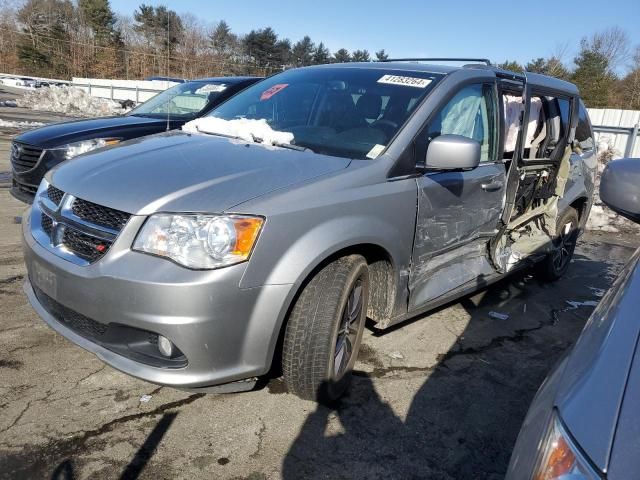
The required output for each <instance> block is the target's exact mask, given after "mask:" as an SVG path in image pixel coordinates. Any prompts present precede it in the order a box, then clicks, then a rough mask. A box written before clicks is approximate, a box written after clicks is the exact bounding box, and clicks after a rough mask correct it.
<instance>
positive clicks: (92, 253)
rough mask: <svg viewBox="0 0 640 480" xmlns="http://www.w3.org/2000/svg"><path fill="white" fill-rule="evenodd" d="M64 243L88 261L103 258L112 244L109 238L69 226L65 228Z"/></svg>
mask: <svg viewBox="0 0 640 480" xmlns="http://www.w3.org/2000/svg"><path fill="white" fill-rule="evenodd" d="M62 244H63V245H64V246H65V247H67V249H69V250H71V251H72V252H73V253H75V254H76V255H77V256H78V257H80V258H82V259H84V260H86V261H88V262H95V261H96V260H98V259H99V258H101V257H102V256H103V255H104V254H105V253H107V250H109V247H110V246H111V242H109V241H108V240H102V239H99V238H96V237H93V236H91V235H87V234H85V233H82V232H80V231H78V230H76V229H74V228H72V227H69V226H66V227H65V229H64V233H63V235H62Z"/></svg>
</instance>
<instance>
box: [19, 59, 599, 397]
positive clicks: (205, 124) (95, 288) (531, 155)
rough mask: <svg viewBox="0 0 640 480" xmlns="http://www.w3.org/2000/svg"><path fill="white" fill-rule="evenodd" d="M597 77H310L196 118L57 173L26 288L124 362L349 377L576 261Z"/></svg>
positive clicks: (68, 327) (331, 382) (44, 187)
mask: <svg viewBox="0 0 640 480" xmlns="http://www.w3.org/2000/svg"><path fill="white" fill-rule="evenodd" d="M595 153H596V152H595V148H594V141H593V134H592V131H591V126H590V123H589V119H588V116H587V113H586V110H585V108H584V106H583V104H582V102H581V100H580V96H579V93H578V90H577V89H576V87H575V86H574V85H573V84H571V83H567V82H564V81H561V80H557V79H553V78H550V77H546V76H542V75H536V74H529V73H527V74H518V73H514V72H509V71H504V70H501V69H499V68H496V67H493V66H491V65H490V64H489V62H482V61H481V62H477V61H473V62H472V63H469V64H466V65H464V66H461V67H453V66H452V67H449V66H439V65H434V64H432V63H430V62H429V59H415V60H409V61H407V60H406V59H403V60H402V61H389V62H377V63H349V64H333V65H323V66H314V67H308V68H300V69H293V70H288V71H285V72H282V73H280V74H278V75H275V76H272V77H270V78H268V79H265V80H263V81H261V82H258V83H256V84H254V85H253V86H251V87H249V88H248V89H246V90H244V91H243V92H241V93H239V94H237V95H235V96H234V97H232V98H231V99H229V100H228V101H226V102H225V103H223V104H222V105H220V106H219V107H217V108H216V109H215V110H214V111H212V112H211V114H210V115H209V116H207V117H204V118H201V119H198V120H196V121H194V122H191V123H188V124H186V125H185V126H184V127H183V130H181V131H176V132H168V133H163V134H158V135H153V136H149V137H143V138H139V139H135V140H132V141H129V142H124V143H122V144H120V145H119V146H117V147H114V148H107V149H103V150H101V151H98V152H94V153H89V154H86V155H81V156H79V157H77V158H74V159H73V160H70V161H68V162H65V163H63V164H61V165H60V166H58V167H56V168H55V169H53V170H52V171H50V172H49V173H48V174H47V175H46V177H45V179H44V180H43V182H42V184H41V185H40V187H39V189H38V192H37V195H36V200H35V201H34V204H33V206H32V209H31V213H30V214H29V216H28V221H25V222H24V227H23V229H24V251H25V259H26V263H27V268H28V272H29V275H28V281H27V282H26V284H25V291H26V293H27V295H28V297H29V300H30V302H31V304H32V305H33V307H34V308H35V309H36V311H37V312H38V314H39V315H40V316H41V317H42V318H43V319H44V321H45V322H47V323H48V324H49V325H50V326H51V327H52V328H54V329H55V330H56V331H58V332H59V333H61V334H62V335H64V336H65V337H67V338H68V339H70V340H71V341H73V342H75V343H77V344H78V345H80V346H82V347H84V348H86V349H87V350H89V351H91V352H93V353H95V354H96V355H97V356H98V357H100V358H101V359H103V360H104V361H105V362H106V363H108V364H110V365H112V366H113V367H115V368H117V369H119V370H122V371H123V372H126V373H128V374H131V375H134V376H136V377H139V378H142V379H145V380H148V381H150V382H154V383H158V384H162V385H170V386H174V387H177V388H182V389H188V390H193V391H212V392H219V391H240V390H247V389H251V388H253V386H254V385H255V383H256V380H257V378H258V377H260V376H263V375H265V374H267V373H268V372H269V371H270V370H272V368H273V370H278V369H280V368H281V369H282V372H283V375H284V380H285V382H286V384H287V386H288V388H289V390H290V391H291V392H293V393H295V394H297V395H299V396H300V397H302V398H306V399H320V400H333V399H336V398H338V397H339V396H340V395H341V394H342V393H343V392H344V391H345V389H346V388H347V386H348V384H349V381H350V376H351V371H352V369H353V366H354V363H355V361H356V357H357V354H358V349H359V345H360V340H361V337H362V332H363V328H364V323H365V319H366V318H369V319H370V320H371V321H372V322H374V323H375V325H376V327H377V328H380V329H384V328H387V327H390V326H391V325H395V324H397V323H399V322H402V321H404V320H407V319H409V318H411V317H415V316H417V315H420V314H422V313H424V312H426V311H428V310H431V309H433V308H435V307H437V306H439V305H442V304H444V303H446V302H450V301H451V300H453V299H456V298H458V297H461V296H463V295H467V294H469V293H470V292H473V291H475V290H477V289H480V288H483V287H485V286H487V285H489V284H491V283H492V282H495V281H496V280H498V279H500V278H503V277H504V276H505V275H507V274H509V273H511V272H513V271H515V270H518V269H521V268H526V267H531V266H535V268H536V269H537V272H538V273H539V275H540V276H541V277H543V278H546V279H549V280H554V279H557V278H558V277H560V276H561V275H563V274H564V273H565V271H566V270H567V268H568V266H569V261H570V259H571V256H572V254H573V250H574V247H575V242H576V240H577V237H578V235H579V233H580V231H581V229H582V227H583V226H584V223H585V221H586V218H587V216H588V214H589V210H590V208H591V203H592V192H593V182H594V172H595V168H596V155H595Z"/></svg>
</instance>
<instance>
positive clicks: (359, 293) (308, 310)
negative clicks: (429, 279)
mask: <svg viewBox="0 0 640 480" xmlns="http://www.w3.org/2000/svg"><path fill="white" fill-rule="evenodd" d="M368 299H369V270H368V267H367V262H366V261H365V259H364V258H363V257H361V256H360V255H349V256H346V257H342V258H339V259H337V260H335V261H333V262H331V263H329V264H328V265H326V266H325V267H323V268H322V269H321V270H319V271H318V272H317V273H316V274H315V275H314V277H313V278H312V279H311V280H310V281H309V283H308V284H307V285H306V286H305V287H304V289H303V290H302V292H301V293H300V296H299V297H298V299H297V301H296V303H295V305H294V306H293V309H292V310H291V313H290V315H289V320H288V323H287V328H286V331H285V336H284V345H283V352H282V371H283V375H284V381H285V384H286V385H287V388H288V389H289V391H290V392H291V393H294V394H296V395H297V396H299V397H300V398H303V399H306V400H318V401H320V402H323V403H327V402H332V401H335V400H337V399H338V398H339V397H340V396H342V394H343V393H344V392H345V391H346V390H347V388H348V387H349V384H350V383H351V372H352V370H353V366H354V364H355V362H356V358H357V356H358V350H359V348H360V342H361V340H362V332H363V330H364V324H365V319H366V314H367V303H368Z"/></svg>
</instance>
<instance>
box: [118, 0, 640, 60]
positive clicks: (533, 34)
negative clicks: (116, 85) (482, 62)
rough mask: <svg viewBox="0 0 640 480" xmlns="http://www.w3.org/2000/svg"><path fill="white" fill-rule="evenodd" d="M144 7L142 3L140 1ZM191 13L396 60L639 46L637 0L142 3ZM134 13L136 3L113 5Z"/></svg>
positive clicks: (125, 0)
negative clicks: (592, 43)
mask: <svg viewBox="0 0 640 480" xmlns="http://www.w3.org/2000/svg"><path fill="white" fill-rule="evenodd" d="M140 3H143V1H140ZM144 3H147V4H152V5H166V6H168V7H169V8H171V9H173V10H175V11H177V12H179V13H184V12H189V13H192V14H194V15H196V16H197V17H199V18H200V19H201V20H203V21H205V22H216V21H218V20H221V19H224V20H226V21H227V23H229V25H230V26H231V28H232V29H233V30H234V31H235V32H237V33H247V32H248V31H250V30H251V29H254V28H263V27H267V26H271V27H273V28H274V30H275V31H276V32H277V33H278V34H279V35H280V36H282V37H287V38H290V39H291V40H292V41H294V42H295V41H296V40H298V39H300V38H301V37H302V36H304V35H305V34H308V35H309V36H310V37H311V39H312V40H313V41H314V42H316V43H317V42H319V41H323V42H324V43H325V45H327V47H329V49H330V50H331V51H332V52H333V51H335V50H337V49H339V48H342V47H344V48H347V49H348V50H355V49H367V50H369V52H371V53H373V52H374V51H376V50H379V49H381V48H385V49H386V51H387V52H388V53H390V54H391V55H392V56H394V57H402V56H474V57H475V56H482V57H488V58H490V59H491V60H493V61H496V62H501V61H504V60H505V59H515V60H517V61H520V62H527V61H528V60H530V59H532V58H534V57H538V56H549V55H551V54H553V53H554V52H555V51H556V49H557V48H558V47H560V46H563V45H567V46H568V47H569V48H568V51H567V56H566V58H565V61H566V62H567V63H571V59H572V58H573V56H574V54H575V52H576V49H577V46H578V44H579V42H580V39H581V38H582V37H583V36H585V35H589V34H590V33H592V32H594V31H597V30H599V29H602V28H606V27H609V26H614V25H618V26H620V27H622V28H623V29H624V30H626V32H627V34H628V35H629V37H630V39H631V41H632V44H633V45H640V0H621V1H602V0H599V1H595V0H582V1H572V0H555V1H549V0H536V1H528V2H524V1H513V0H510V1H506V0H499V1H494V2H481V1H468V0H440V1H438V2H430V1H419V0H395V1H390V0H368V1H360V0H358V1H356V0H323V1H314V2H308V1H305V0H298V1H295V0H283V1H273V2H267V1H264V0H262V1H257V0H239V1H238V0H236V1H229V0H225V1H218V0H214V1H207V0H180V1H175V0H165V1H155V0H151V1H150V0H145V1H144ZM111 4H112V6H113V8H114V10H116V11H117V12H119V13H126V14H132V12H133V10H134V9H135V8H136V6H137V5H138V3H137V2H135V1H134V2H132V1H131V0H111Z"/></svg>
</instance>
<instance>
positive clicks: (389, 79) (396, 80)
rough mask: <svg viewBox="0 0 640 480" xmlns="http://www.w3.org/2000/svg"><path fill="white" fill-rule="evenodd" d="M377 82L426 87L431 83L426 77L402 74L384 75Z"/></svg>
mask: <svg viewBox="0 0 640 480" xmlns="http://www.w3.org/2000/svg"><path fill="white" fill-rule="evenodd" d="M378 83H386V84H389V85H404V86H405V87H416V88H427V85H429V84H430V83H431V80H430V79H428V78H416V77H404V76H402V75H384V76H382V77H381V78H380V80H378Z"/></svg>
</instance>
